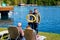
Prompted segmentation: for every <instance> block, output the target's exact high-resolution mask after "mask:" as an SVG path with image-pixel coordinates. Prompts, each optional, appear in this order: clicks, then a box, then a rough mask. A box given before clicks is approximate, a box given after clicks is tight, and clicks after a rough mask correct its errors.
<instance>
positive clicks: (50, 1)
mask: <svg viewBox="0 0 60 40" xmlns="http://www.w3.org/2000/svg"><path fill="white" fill-rule="evenodd" d="M2 1H3V2H5V3H7V4H9V5H18V4H19V3H24V4H37V5H43V6H54V5H59V4H60V0H2ZM21 1H22V2H21Z"/></svg>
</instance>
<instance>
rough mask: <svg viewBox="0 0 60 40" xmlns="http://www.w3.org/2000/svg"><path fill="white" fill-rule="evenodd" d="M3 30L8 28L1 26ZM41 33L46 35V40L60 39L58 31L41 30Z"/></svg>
mask: <svg viewBox="0 0 60 40" xmlns="http://www.w3.org/2000/svg"><path fill="white" fill-rule="evenodd" d="M3 30H7V28H0V32H1V31H3ZM39 35H42V36H46V37H47V38H46V40H60V34H56V33H47V32H39Z"/></svg>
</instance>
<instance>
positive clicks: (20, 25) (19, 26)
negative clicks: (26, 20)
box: [17, 23, 25, 40]
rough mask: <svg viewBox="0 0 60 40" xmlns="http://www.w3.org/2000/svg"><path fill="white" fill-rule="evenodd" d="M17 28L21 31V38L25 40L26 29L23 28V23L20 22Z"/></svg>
mask: <svg viewBox="0 0 60 40" xmlns="http://www.w3.org/2000/svg"><path fill="white" fill-rule="evenodd" d="M17 29H18V31H19V33H20V39H24V40H25V38H24V31H23V29H22V24H21V23H18V27H17Z"/></svg>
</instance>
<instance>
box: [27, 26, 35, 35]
mask: <svg viewBox="0 0 60 40" xmlns="http://www.w3.org/2000/svg"><path fill="white" fill-rule="evenodd" d="M26 29H30V30H33V32H34V33H35V34H36V32H35V30H34V29H32V28H31V27H30V26H29V25H28V26H27V27H26Z"/></svg>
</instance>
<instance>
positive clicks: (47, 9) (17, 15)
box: [9, 6, 60, 33]
mask: <svg viewBox="0 0 60 40" xmlns="http://www.w3.org/2000/svg"><path fill="white" fill-rule="evenodd" d="M34 8H37V9H38V11H39V13H40V15H41V21H40V24H39V26H38V29H39V31H44V32H53V33H60V32H59V31H60V7H58V6H20V7H18V6H15V7H14V10H13V13H12V15H11V14H9V15H11V16H9V17H11V18H13V19H14V21H13V23H12V25H14V26H17V23H18V22H21V23H22V27H23V29H25V28H26V26H27V24H28V22H27V20H26V16H27V14H28V13H29V10H34Z"/></svg>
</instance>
